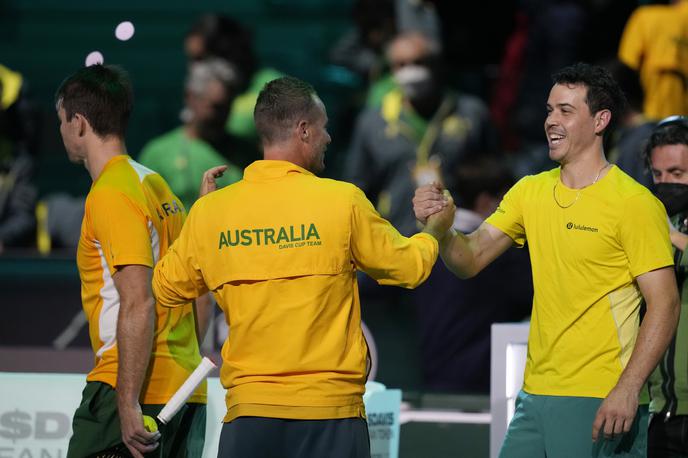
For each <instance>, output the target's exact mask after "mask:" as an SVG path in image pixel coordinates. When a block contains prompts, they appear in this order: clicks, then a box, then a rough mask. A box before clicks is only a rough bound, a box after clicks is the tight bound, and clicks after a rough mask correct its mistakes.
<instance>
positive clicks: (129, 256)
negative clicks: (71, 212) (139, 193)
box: [86, 188, 153, 275]
mask: <svg viewBox="0 0 688 458" xmlns="http://www.w3.org/2000/svg"><path fill="white" fill-rule="evenodd" d="M86 205H87V206H88V214H89V218H90V224H91V227H92V228H93V234H94V236H95V239H96V242H97V243H98V245H99V248H100V249H101V250H102V252H103V256H104V257H105V260H106V262H107V265H108V269H109V270H110V274H111V275H114V273H115V272H116V271H117V269H118V268H119V267H122V266H126V265H142V266H147V267H150V268H152V267H153V247H152V244H151V233H150V229H149V227H148V224H149V219H148V217H147V216H146V213H145V211H144V210H143V208H141V206H140V205H139V204H137V203H136V202H135V201H134V200H133V199H131V198H130V197H129V196H127V195H126V194H124V193H122V192H120V191H118V190H114V189H107V188H104V189H99V190H97V191H95V192H94V193H92V194H91V195H90V196H89V198H88V200H87V204H86Z"/></svg>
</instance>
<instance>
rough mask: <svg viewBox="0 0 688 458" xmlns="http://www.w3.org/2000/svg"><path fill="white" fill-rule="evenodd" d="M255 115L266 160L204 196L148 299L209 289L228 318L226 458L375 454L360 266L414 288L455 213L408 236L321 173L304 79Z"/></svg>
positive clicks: (177, 300) (273, 91) (319, 138)
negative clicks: (366, 394) (368, 414)
mask: <svg viewBox="0 0 688 458" xmlns="http://www.w3.org/2000/svg"><path fill="white" fill-rule="evenodd" d="M255 120H256V127H257V129H258V132H259V134H260V137H261V141H262V145H263V148H264V160H262V161H256V162H254V163H253V164H251V165H250V166H249V167H247V168H246V170H245V172H244V178H243V180H241V181H240V182H238V183H235V184H233V185H230V186H228V187H226V188H224V189H222V190H219V191H215V192H212V193H210V194H209V195H207V196H205V197H203V198H201V199H199V200H198V201H197V203H196V204H195V205H194V207H193V208H192V210H191V212H190V214H189V218H188V219H187V222H186V224H185V225H184V228H183V229H182V233H181V234H180V237H179V238H178V239H177V241H176V242H175V244H174V245H173V246H172V247H171V248H170V250H169V252H168V253H167V255H166V256H165V257H164V258H163V259H162V260H161V261H160V263H159V264H158V265H157V266H156V269H155V273H154V277H153V290H154V293H155V295H156V297H157V299H158V300H159V301H160V302H161V303H163V304H164V305H168V306H171V307H174V306H177V305H180V304H183V303H185V302H188V301H189V300H191V299H193V298H194V297H197V296H198V295H200V294H203V293H205V292H206V291H208V290H210V291H212V292H213V293H214V295H215V298H216V299H217V302H218V304H219V305H220V307H221V308H222V309H223V310H224V312H225V318H226V320H227V324H228V326H229V328H230V332H229V337H228V339H227V341H226V342H225V344H224V346H223V349H222V358H223V365H222V370H221V379H222V383H223V385H224V386H225V388H227V397H226V401H227V415H226V416H225V425H224V427H223V430H222V436H221V439H220V445H219V456H220V457H230V456H258V455H260V456H283V457H292V456H293V457H300V458H303V457H322V456H328V457H333V458H334V457H340V456H341V457H369V456H370V450H369V445H368V434H367V426H366V423H365V420H364V416H365V412H364V407H363V400H362V395H363V391H364V384H365V380H366V355H367V345H366V342H365V338H364V337H363V333H362V331H361V318H360V313H361V312H360V303H359V299H358V289H357V283H356V271H357V270H362V271H364V272H366V273H368V274H369V275H370V276H372V277H373V278H374V279H376V280H377V281H378V282H379V283H381V284H387V285H398V286H403V287H406V288H413V287H415V286H417V285H418V284H420V283H421V282H423V281H424V280H425V279H426V278H427V276H428V275H429V274H430V270H431V268H432V265H433V264H434V262H435V259H436V257H437V241H436V238H435V236H439V235H440V234H441V233H443V232H444V231H445V230H446V229H447V228H448V227H449V226H450V225H451V222H452V218H453V208H447V209H445V210H444V211H443V212H440V213H439V214H438V215H437V217H436V218H433V219H432V220H431V221H430V222H429V223H428V226H427V228H426V231H425V232H426V233H421V234H416V235H414V236H412V237H410V238H407V237H404V236H402V235H400V234H399V232H397V231H396V230H395V229H394V227H392V226H391V224H390V223H389V222H387V221H386V220H384V219H382V218H381V217H380V216H379V215H378V214H377V212H376V211H375V210H374V209H373V206H372V204H371V203H370V202H369V201H368V200H367V199H366V198H365V196H364V194H363V192H362V191H360V190H359V189H358V188H356V187H355V186H353V185H351V184H348V183H343V182H339V181H335V180H328V179H322V178H318V177H316V176H315V175H314V174H315V173H318V172H320V171H322V170H323V168H324V152H325V149H326V147H327V144H328V143H329V142H330V136H329V134H328V133H327V130H326V123H327V115H326V113H325V108H324V106H323V104H322V102H321V101H320V99H319V98H318V97H317V96H316V95H315V92H314V91H313V88H312V87H311V86H310V85H308V84H306V83H304V82H302V81H300V80H297V79H295V78H290V77H283V78H280V79H277V80H274V81H272V82H270V83H268V84H267V85H266V86H265V88H264V89H263V91H262V92H261V94H260V96H259V97H258V102H257V105H256V109H255Z"/></svg>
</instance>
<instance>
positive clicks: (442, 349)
mask: <svg viewBox="0 0 688 458" xmlns="http://www.w3.org/2000/svg"><path fill="white" fill-rule="evenodd" d="M450 3H452V4H450ZM453 3H454V2H442V1H433V0H356V1H354V3H353V8H352V13H351V29H350V30H349V31H348V32H347V33H346V34H344V35H343V36H341V37H340V39H338V40H337V41H336V42H335V43H334V44H333V45H332V47H331V49H330V53H329V58H330V64H329V65H331V66H332V68H336V69H338V70H339V71H341V72H344V74H347V75H349V77H350V79H349V80H350V81H357V82H358V84H354V85H351V87H350V97H348V98H347V99H346V100H341V101H338V103H339V104H340V105H341V107H340V109H339V110H338V111H339V112H340V113H343V115H342V116H340V117H339V119H337V120H336V122H338V123H339V126H338V127H337V128H338V129H339V130H341V131H349V132H350V137H349V139H348V148H346V152H344V153H342V154H343V156H342V157H341V158H340V159H338V162H337V161H334V160H333V164H337V163H339V164H341V167H335V168H334V170H330V171H329V172H328V174H330V176H335V177H336V178H341V179H344V180H346V181H350V182H352V183H354V184H355V185H357V186H358V187H360V188H361V189H362V190H363V191H364V192H365V193H366V195H367V196H368V198H369V199H370V200H371V201H372V202H373V203H374V204H375V205H376V207H377V210H378V212H379V213H380V214H382V215H383V216H384V217H385V218H387V219H388V220H389V221H391V222H392V224H393V225H394V226H395V227H396V228H397V229H398V230H399V231H400V232H401V233H402V234H404V235H410V234H412V233H414V232H416V231H417V230H418V226H417V223H416V221H415V218H414V215H413V211H412V203H411V199H412V196H413V192H414V190H415V188H416V187H418V186H420V185H423V184H427V183H430V182H433V181H435V182H438V183H442V184H443V185H444V186H446V187H447V188H448V189H449V190H450V191H451V192H452V194H453V196H454V198H455V200H456V202H457V205H458V207H459V208H460V209H459V211H458V213H457V217H456V221H455V229H456V230H458V231H462V232H470V231H472V230H473V229H475V228H476V227H477V226H478V225H479V224H480V223H481V222H482V221H483V220H484V219H485V218H487V217H488V216H489V215H490V214H491V213H492V212H493V211H494V210H495V209H496V208H497V205H498V203H499V201H500V199H501V197H502V196H503V195H504V193H505V192H506V190H508V189H509V187H510V186H511V185H512V184H514V183H515V181H516V180H517V179H519V178H520V177H522V176H524V175H527V174H532V173H537V172H539V171H542V170H545V169H548V168H552V167H553V166H554V165H555V164H554V163H552V162H551V161H550V160H549V158H548V154H547V142H546V138H545V135H544V132H543V122H544V118H545V102H546V99H547V94H548V92H549V89H550V88H551V85H552V81H551V78H550V75H551V74H552V73H553V72H554V71H555V70H557V69H559V68H561V67H563V66H565V65H568V64H571V63H574V62H576V61H579V60H589V61H591V60H594V61H596V63H602V64H604V65H605V66H606V67H607V68H608V69H609V70H610V71H611V72H612V74H613V75H614V76H615V78H616V79H617V81H618V82H619V83H620V84H621V85H622V88H623V89H624V91H625V93H626V95H627V98H628V101H629V105H628V108H627V111H626V113H624V115H623V116H622V117H621V118H620V119H618V120H617V126H616V129H615V131H614V132H613V134H612V135H611V136H610V138H609V140H608V142H607V143H608V144H607V145H606V147H605V151H606V154H607V156H608V160H609V161H611V162H613V163H616V164H617V165H618V166H619V167H621V168H622V169H623V170H624V171H626V172H627V173H628V174H630V175H631V176H632V177H634V178H635V179H636V180H637V181H639V182H641V183H643V184H645V185H646V186H648V187H652V186H653V185H652V177H651V175H650V174H649V173H648V172H647V170H646V169H647V167H646V161H645V160H644V159H643V157H642V151H643V147H644V145H645V142H646V141H647V138H648V137H649V136H650V134H651V133H652V130H653V129H654V127H655V125H656V122H657V121H658V120H660V119H662V118H664V117H666V116H669V115H687V114H688V94H686V91H687V90H688V89H687V88H688V84H686V78H688V55H687V53H688V31H687V30H685V28H683V24H684V23H686V21H687V20H688V1H679V2H674V3H671V4H662V5H643V6H638V7H637V9H635V10H634V11H629V13H631V14H630V16H628V19H627V22H626V25H625V27H624V28H623V33H622V34H621V38H620V40H618V42H615V43H605V44H604V46H606V47H607V48H609V49H610V50H611V52H610V53H607V54H605V53H604V49H602V48H604V46H602V48H600V47H599V46H595V45H592V44H590V43H589V41H588V39H589V35H590V33H589V31H590V30H595V27H597V28H598V29H600V28H601V27H600V26H599V24H598V23H597V22H596V21H598V20H599V19H598V18H599V17H600V14H602V15H604V14H607V13H608V10H613V9H615V8H616V7H615V3H614V2H607V3H608V5H611V6H608V10H604V11H597V10H595V8H596V7H598V8H599V5H600V4H603V3H605V2H590V4H587V3H585V2H579V1H566V0H557V1H545V0H522V1H519V2H516V6H515V8H513V9H512V10H509V11H507V13H509V17H507V21H508V24H507V25H508V27H502V30H501V33H502V34H503V36H501V37H500V36H492V37H491V36H485V35H487V34H480V32H479V31H478V29H479V28H480V25H479V24H471V25H466V27H464V28H463V29H462V27H461V26H458V25H456V21H458V22H459V23H461V21H462V20H461V19H456V18H460V17H461V8H470V6H463V7H462V6H460V5H459V4H462V3H463V2H455V3H456V4H457V5H454V4H453ZM595 5H597V6H595ZM634 6H635V5H634ZM616 9H617V10H618V11H617V12H618V13H619V14H622V13H623V11H622V9H618V8H616ZM499 25H501V24H499ZM466 30H468V31H474V32H475V33H476V35H477V39H487V40H490V39H492V42H493V43H495V44H494V45H493V46H494V47H495V49H496V51H491V49H492V48H490V47H482V48H481V49H487V50H488V51H487V52H493V53H494V54H495V55H496V58H497V62H496V65H495V64H494V63H493V64H490V65H487V64H486V65H483V66H482V67H480V65H479V63H476V62H474V60H476V59H475V56H473V55H472V54H471V53H470V49H464V50H463V53H459V52H458V51H457V47H458V46H466V45H467V44H468V45H470V42H471V41H470V39H467V38H466V34H467V33H468V32H466ZM489 30H492V28H489ZM462 34H463V35H462ZM599 36H604V34H603V33H600V34H599ZM179 46H183V49H184V52H185V55H186V58H187V63H188V65H187V66H186V74H185V75H174V76H171V77H178V78H179V79H180V80H181V79H183V80H184V91H183V94H181V95H180V97H181V99H182V100H181V102H182V103H181V105H182V106H183V108H182V110H181V112H180V113H179V116H178V119H179V124H178V125H177V126H168V127H169V131H167V132H164V133H161V134H160V135H159V136H158V137H156V138H150V139H149V141H148V142H147V144H146V145H145V146H144V147H143V148H142V149H141V151H140V152H132V155H133V156H134V157H135V158H136V159H137V160H138V161H139V162H141V163H142V164H143V165H145V166H147V167H149V168H151V169H153V170H155V171H157V172H158V173H160V174H161V175H162V176H163V177H164V178H165V179H166V180H167V182H168V183H169V184H170V186H171V188H172V190H173V192H174V193H175V194H176V195H178V196H179V197H180V198H181V200H182V201H183V203H184V206H185V207H186V209H187V211H188V209H190V208H191V206H192V205H193V203H194V200H195V198H196V196H197V195H198V189H199V185H200V181H201V176H202V173H203V171H205V170H206V169H208V168H210V167H213V166H216V165H220V164H226V165H228V166H229V168H228V170H227V172H226V173H225V174H224V176H223V177H222V179H221V181H220V182H219V184H220V185H222V186H226V185H229V184H231V183H233V182H235V181H238V180H240V179H241V177H242V170H243V168H244V167H246V166H247V165H248V164H250V163H251V162H253V161H254V160H257V159H259V158H260V154H261V152H260V151H259V149H258V146H257V137H256V131H255V126H254V124H253V107H254V105H255V102H256V98H257V95H258V92H259V91H260V90H261V88H262V87H263V85H264V84H265V83H266V82H268V81H271V80H272V79H275V78H277V77H279V76H281V75H283V72H282V71H280V69H279V68H273V66H272V65H271V63H270V62H261V61H260V60H259V59H258V57H257V52H256V45H255V43H254V40H253V33H252V30H250V28H249V27H247V26H246V25H244V24H242V23H241V21H240V20H238V19H237V18H234V17H230V16H228V15H224V14H204V15H202V16H201V17H198V18H196V19H195V20H194V21H193V23H191V24H190V26H189V28H188V31H187V33H186V35H185V38H184V41H183V43H179ZM469 47H470V46H469ZM304 49H307V48H306V47H304ZM591 49H594V50H596V51H597V52H591ZM605 49H606V48H605ZM304 52H306V51H304ZM457 56H459V57H461V58H463V59H465V60H464V61H460V60H459V59H458V58H457ZM472 59H473V60H472ZM0 64H1V62H0ZM475 68H480V70H479V73H481V74H482V75H483V76H484V75H488V77H487V78H483V80H484V81H488V83H489V84H482V85H475V84H471V82H470V81H471V78H470V77H471V75H474V74H475ZM134 84H136V81H134ZM476 89H477V90H476ZM330 105H332V104H330ZM134 110H136V108H135V109H134ZM39 119H40V116H37V114H36V109H35V107H34V105H33V100H32V96H31V93H30V82H27V81H26V80H25V79H24V77H23V75H22V74H21V69H20V68H7V67H5V66H3V65H0V253H3V252H8V251H10V252H11V251H12V250H18V249H27V250H37V251H38V252H40V253H42V254H49V253H50V252H51V250H55V249H56V248H64V249H66V250H68V251H69V250H71V251H74V250H75V245H76V243H77V242H78V239H79V231H80V226H81V218H82V216H83V204H84V199H83V197H74V196H70V195H67V194H64V193H57V194H55V193H53V194H48V195H43V196H39V194H38V190H37V189H38V186H37V183H36V182H35V179H34V176H33V169H34V166H35V161H36V148H37V140H38V139H39V138H40V136H41V129H45V128H46V127H47V126H41V125H40V124H41V123H40V122H39V121H38V120H39ZM340 136H341V135H340ZM65 160H66V159H65ZM380 288H381V287H379V286H377V285H376V284H373V282H371V281H366V280H365V279H361V295H362V303H363V306H364V307H365V304H366V302H367V301H373V300H376V301H380V302H384V303H387V304H389V307H396V306H398V305H399V304H400V303H405V304H407V305H408V306H409V307H412V308H414V309H415V310H416V311H417V313H418V320H417V322H418V330H419V338H420V347H421V350H420V351H421V353H422V355H421V356H422V357H421V361H422V362H421V365H422V374H423V385H424V386H425V387H426V388H428V389H437V390H448V391H464V392H487V391H488V390H489V361H490V326H491V324H492V323H494V322H506V321H519V320H523V319H526V318H527V317H528V315H529V313H530V306H531V300H532V284H531V277H530V264H529V259H528V254H527V248H526V249H523V250H517V249H511V250H510V251H509V252H508V253H507V255H506V256H504V257H502V258H500V260H499V262H497V263H495V264H494V265H492V266H490V268H489V269H488V270H487V271H486V272H484V273H483V274H482V275H481V276H480V277H478V278H476V279H472V280H466V281H461V280H457V279H456V278H455V277H454V276H453V275H451V274H450V273H449V272H448V271H447V270H446V268H445V267H444V266H443V265H441V263H438V264H437V266H436V267H435V270H434V271H433V274H432V275H431V277H430V279H429V280H428V282H427V283H426V284H425V285H423V286H422V287H421V288H419V289H418V290H416V291H413V292H408V291H401V290H390V289H385V290H383V291H381V290H380ZM466 367H472V368H474V369H473V370H471V371H466V370H464V368H466Z"/></svg>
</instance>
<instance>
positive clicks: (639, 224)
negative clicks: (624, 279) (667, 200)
mask: <svg viewBox="0 0 688 458" xmlns="http://www.w3.org/2000/svg"><path fill="white" fill-rule="evenodd" d="M619 239H620V242H621V245H622V246H623V248H624V251H625V252H626V256H627V257H628V264H629V268H630V271H631V274H632V275H633V276H634V277H637V276H639V275H642V274H644V273H646V272H650V271H652V270H656V269H660V268H662V267H666V266H671V265H673V264H674V260H673V257H672V251H671V240H670V239H669V225H668V223H667V215H666V210H664V206H663V205H662V203H661V202H660V201H659V200H658V199H657V198H656V197H654V196H653V195H652V194H650V192H649V191H648V192H644V193H640V194H637V195H635V196H633V197H631V198H629V199H628V200H627V201H626V205H625V208H624V214H623V217H622V218H621V220H620V221H619Z"/></svg>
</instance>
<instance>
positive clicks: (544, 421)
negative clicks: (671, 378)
mask: <svg viewBox="0 0 688 458" xmlns="http://www.w3.org/2000/svg"><path fill="white" fill-rule="evenodd" d="M600 404H602V399H600V398H584V397H575V396H541V395H534V394H528V393H526V392H524V391H521V392H520V393H519V395H518V397H517V398H516V411H515V413H514V418H512V419H511V423H510V424H509V430H508V431H507V433H506V437H505V438H504V444H502V449H501V451H500V453H499V457H500V458H546V457H548V458H549V457H554V458H602V457H614V458H622V457H623V458H645V457H646V456H647V423H648V417H649V414H648V411H647V406H646V405H645V406H640V407H639V408H638V413H637V414H636V416H635V420H634V421H633V425H632V426H631V430H630V431H629V432H628V433H626V434H623V435H621V436H620V437H617V438H614V439H611V440H607V439H604V437H602V438H601V439H598V440H597V442H595V443H593V441H592V423H593V421H594V420H595V415H596V414H597V409H599V407H600Z"/></svg>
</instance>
